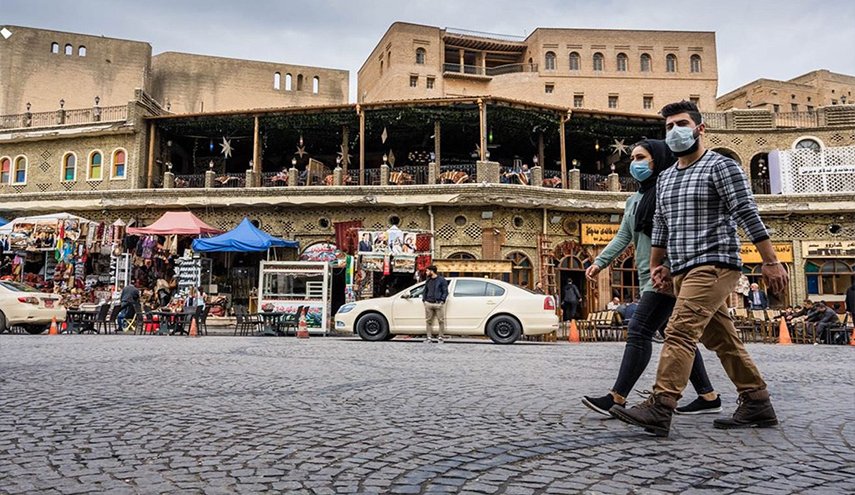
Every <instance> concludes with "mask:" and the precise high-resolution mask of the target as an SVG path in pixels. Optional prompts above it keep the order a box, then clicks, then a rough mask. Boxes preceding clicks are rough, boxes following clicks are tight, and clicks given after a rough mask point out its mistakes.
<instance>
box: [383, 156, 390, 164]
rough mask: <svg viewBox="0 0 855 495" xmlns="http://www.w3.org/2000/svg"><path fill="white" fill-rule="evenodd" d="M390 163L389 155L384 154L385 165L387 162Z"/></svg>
mask: <svg viewBox="0 0 855 495" xmlns="http://www.w3.org/2000/svg"><path fill="white" fill-rule="evenodd" d="M388 161H389V155H387V154H386V153H383V165H386V162H388Z"/></svg>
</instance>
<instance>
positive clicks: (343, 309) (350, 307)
mask: <svg viewBox="0 0 855 495" xmlns="http://www.w3.org/2000/svg"><path fill="white" fill-rule="evenodd" d="M355 307H356V304H354V303H348V304H345V305H344V306H342V307H340V308H338V314H344V313H350V312H351V311H353V309H354V308H355Z"/></svg>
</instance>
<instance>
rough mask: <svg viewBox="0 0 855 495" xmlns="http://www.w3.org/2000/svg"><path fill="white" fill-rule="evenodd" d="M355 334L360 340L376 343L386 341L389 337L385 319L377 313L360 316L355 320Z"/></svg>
mask: <svg viewBox="0 0 855 495" xmlns="http://www.w3.org/2000/svg"><path fill="white" fill-rule="evenodd" d="M356 333H358V334H359V337H360V338H362V340H367V341H370V342H378V341H381V340H386V338H387V337H388V335H389V325H388V323H386V318H383V316H382V315H378V314H377V313H369V314H367V315H362V316H360V317H359V319H358V320H356Z"/></svg>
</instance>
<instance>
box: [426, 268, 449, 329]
mask: <svg viewBox="0 0 855 495" xmlns="http://www.w3.org/2000/svg"><path fill="white" fill-rule="evenodd" d="M425 275H426V276H427V281H426V282H425V290H424V291H422V301H423V302H424V305H425V325H426V326H425V330H426V331H427V332H426V333H427V337H426V338H425V342H439V343H443V342H444V341H445V301H446V299H448V281H446V280H445V278H443V277H442V276H441V275H440V274H438V273H437V272H436V266H435V265H430V266H428V267H427V268H425ZM434 320H436V322H437V325H438V326H439V338H438V339H434V338H433V322H434Z"/></svg>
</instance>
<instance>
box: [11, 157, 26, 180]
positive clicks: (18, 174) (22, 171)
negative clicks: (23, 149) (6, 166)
mask: <svg viewBox="0 0 855 495" xmlns="http://www.w3.org/2000/svg"><path fill="white" fill-rule="evenodd" d="M12 183H13V184H26V183H27V157H26V156H24V155H21V156H19V157H17V158H15V170H14V171H13V174H12Z"/></svg>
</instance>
